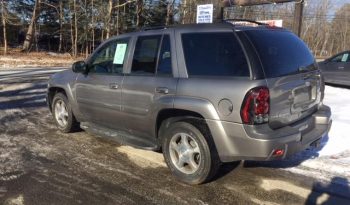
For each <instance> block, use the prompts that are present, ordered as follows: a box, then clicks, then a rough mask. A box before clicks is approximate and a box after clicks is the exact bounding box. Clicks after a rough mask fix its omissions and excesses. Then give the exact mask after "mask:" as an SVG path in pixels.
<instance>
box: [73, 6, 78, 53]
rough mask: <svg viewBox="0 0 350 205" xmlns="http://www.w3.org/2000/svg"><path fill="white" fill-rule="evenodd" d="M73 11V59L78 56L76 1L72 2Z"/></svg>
mask: <svg viewBox="0 0 350 205" xmlns="http://www.w3.org/2000/svg"><path fill="white" fill-rule="evenodd" d="M73 3H74V4H73V7H74V8H73V9H74V53H73V55H74V57H77V55H78V18H77V0H74V2H73Z"/></svg>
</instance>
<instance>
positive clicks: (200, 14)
mask: <svg viewBox="0 0 350 205" xmlns="http://www.w3.org/2000/svg"><path fill="white" fill-rule="evenodd" d="M197 23H213V4H203V5H197Z"/></svg>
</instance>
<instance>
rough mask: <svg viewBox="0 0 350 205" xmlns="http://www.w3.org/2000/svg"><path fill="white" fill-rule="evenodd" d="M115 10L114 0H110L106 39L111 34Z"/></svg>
mask: <svg viewBox="0 0 350 205" xmlns="http://www.w3.org/2000/svg"><path fill="white" fill-rule="evenodd" d="M112 10H113V0H109V1H108V13H107V26H106V39H108V38H109V37H110V35H111V18H112Z"/></svg>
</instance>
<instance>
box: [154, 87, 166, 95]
mask: <svg viewBox="0 0 350 205" xmlns="http://www.w3.org/2000/svg"><path fill="white" fill-rule="evenodd" d="M156 92H157V93H161V94H168V93H169V89H168V88H166V87H158V88H156Z"/></svg>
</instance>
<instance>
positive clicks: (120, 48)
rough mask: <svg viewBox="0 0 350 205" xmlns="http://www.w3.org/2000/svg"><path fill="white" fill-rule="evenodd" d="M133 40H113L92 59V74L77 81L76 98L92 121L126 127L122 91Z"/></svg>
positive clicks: (98, 50) (114, 126) (110, 126)
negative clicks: (127, 58)
mask: <svg viewBox="0 0 350 205" xmlns="http://www.w3.org/2000/svg"><path fill="white" fill-rule="evenodd" d="M128 42H129V39H118V40H110V41H108V42H106V43H105V44H104V45H103V46H101V47H100V48H98V49H97V51H96V52H94V54H93V55H92V57H91V58H90V59H89V60H88V62H87V66H88V70H89V71H88V73H87V74H79V75H78V77H77V80H76V87H75V89H76V99H77V103H78V106H79V109H80V111H81V113H82V114H83V115H84V117H85V118H86V119H87V121H88V122H92V123H95V124H98V125H103V126H105V127H109V128H121V127H123V123H122V122H123V121H122V120H121V119H120V116H121V115H120V114H121V89H122V82H123V78H124V74H123V67H124V59H125V58H126V56H127V52H128V49H127V48H128Z"/></svg>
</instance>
